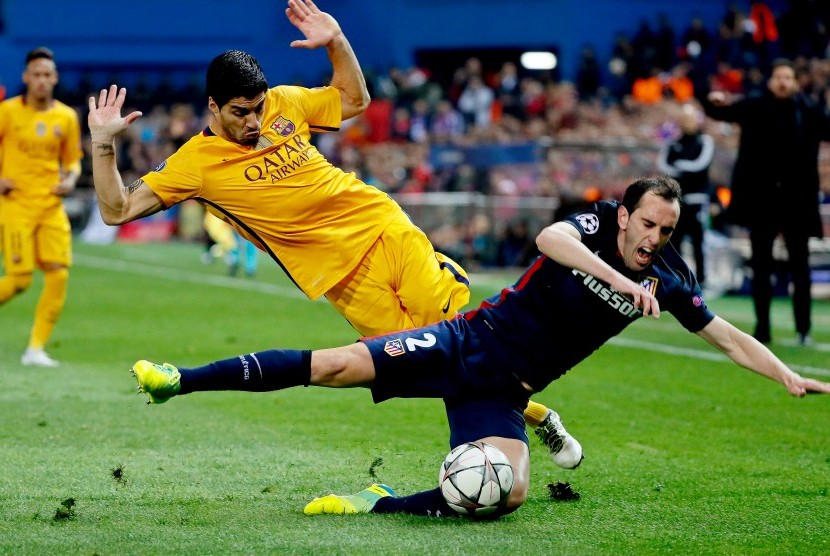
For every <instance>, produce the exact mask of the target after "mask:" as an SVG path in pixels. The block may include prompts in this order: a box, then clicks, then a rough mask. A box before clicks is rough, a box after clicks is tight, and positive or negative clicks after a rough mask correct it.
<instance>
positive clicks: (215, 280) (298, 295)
mask: <svg viewBox="0 0 830 556" xmlns="http://www.w3.org/2000/svg"><path fill="white" fill-rule="evenodd" d="M73 259H74V261H75V262H76V263H79V264H80V265H81V266H88V267H91V268H98V269H101V270H110V271H113V272H125V273H129V274H138V275H141V276H151V277H153V278H162V279H165V280H172V281H174V282H185V283H188V284H206V285H210V286H217V287H220V288H229V289H234V290H244V291H255V292H258V293H265V294H270V295H276V296H279V297H288V298H291V299H308V297H307V296H306V295H305V294H304V293H303V292H301V291H300V290H298V289H295V288H288V287H285V286H279V285H276V284H268V283H266V282H255V281H251V280H242V279H240V278H233V277H231V276H216V275H214V274H202V273H199V272H192V271H189V270H180V269H176V268H170V267H164V266H159V265H156V264H145V263H140V262H134V261H124V260H113V259H107V258H104V257H96V256H95V255H86V254H77V253H76V254H75V255H73Z"/></svg>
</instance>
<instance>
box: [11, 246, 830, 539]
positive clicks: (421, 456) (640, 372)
mask: <svg viewBox="0 0 830 556" xmlns="http://www.w3.org/2000/svg"><path fill="white" fill-rule="evenodd" d="M199 254H200V250H199V248H198V247H197V246H195V245H186V244H175V243H173V244H164V245H125V244H118V245H112V246H89V245H76V265H75V267H74V268H73V270H72V273H71V277H70V292H69V301H68V303H67V307H66V310H65V312H64V315H63V316H62V318H61V321H60V323H59V324H58V327H57V329H56V331H55V334H54V336H53V340H52V342H51V343H50V346H49V352H50V354H51V355H53V356H54V357H56V358H57V359H59V360H60V361H61V366H60V367H59V368H58V369H35V368H25V367H21V366H20V365H19V357H20V353H21V351H22V348H23V347H24V345H25V341H26V338H27V336H28V331H29V327H30V326H31V316H32V313H33V310H34V304H35V302H36V298H37V295H38V293H39V291H40V287H41V283H40V281H39V279H38V280H36V282H35V284H34V285H33V287H32V289H31V290H30V291H28V292H26V293H25V294H23V295H22V296H21V297H19V298H16V299H14V300H12V301H11V302H9V303H8V304H7V305H5V306H3V307H2V309H0V330H2V331H3V333H2V337H0V446H2V457H1V458H0V553H3V554H24V553H25V554H47V553H48V554H93V553H97V554H266V553H267V554H311V553H330V554H378V553H389V554H393V553H394V554H461V553H479V554H501V553H517V554H524V553H527V554H533V553H538V554H562V553H578V554H657V553H665V552H678V553H684V554H692V553H694V554H749V553H751V554H780V553H782V552H783V553H798V554H811V553H812V554H821V553H824V554H826V553H828V552H830V535H828V533H830V525H828V523H827V515H828V513H827V510H828V507H830V498H828V490H830V479H829V478H828V477H830V442H828V441H827V439H826V430H827V427H826V423H827V419H828V416H830V399H828V398H826V397H822V396H808V397H807V398H805V399H801V400H799V399H794V398H791V397H790V396H789V395H788V394H787V393H786V391H785V389H784V388H783V387H781V386H778V385H776V384H775V383H772V382H770V381H768V380H766V379H764V378H761V377H757V376H754V375H753V374H752V373H748V372H745V371H742V370H741V369H739V368H738V367H736V366H734V365H732V364H731V363H727V362H722V361H718V360H709V359H705V358H702V357H698V356H696V355H702V354H707V355H711V354H712V353H713V350H711V349H710V348H708V346H706V345H705V343H704V342H702V341H701V340H700V339H698V338H696V337H694V336H693V335H690V334H688V333H686V332H685V331H684V330H683V329H682V328H681V327H680V326H679V325H678V324H677V323H676V322H674V321H673V319H672V318H671V317H670V316H668V315H665V317H664V318H661V319H660V320H659V321H653V320H642V321H640V322H638V323H636V324H634V325H633V326H632V327H630V328H629V329H628V330H627V331H626V332H625V333H624V334H623V335H622V336H621V337H620V341H619V342H613V343H611V344H609V345H606V346H605V347H603V348H602V349H601V350H599V351H598V352H597V353H596V354H594V356H592V357H591V358H589V359H588V360H587V361H585V362H583V363H582V364H580V365H579V366H578V367H577V368H575V369H574V370H572V371H571V372H569V373H568V374H567V375H566V376H565V377H564V378H562V379H560V380H559V381H557V382H555V383H554V384H553V385H552V386H551V387H550V388H549V389H548V390H547V391H545V392H543V393H541V394H539V395H538V396H536V397H535V398H534V399H537V400H538V401H541V402H543V403H548V404H550V405H552V406H554V407H555V408H556V409H557V410H558V411H559V412H560V413H561V414H562V416H563V418H564V420H565V423H566V425H567V427H568V429H569V431H571V432H572V433H573V434H574V435H575V436H576V437H577V438H579V439H580V441H581V442H582V443H583V446H584V448H585V452H586V460H585V462H584V463H583V465H582V466H581V467H580V468H579V469H578V470H576V471H566V470H561V469H559V468H557V467H556V466H555V465H554V464H553V463H552V462H551V461H550V460H549V459H548V456H547V454H546V453H545V451H544V449H543V448H541V446H539V445H537V444H536V443H535V442H533V443H532V445H531V461H532V466H533V472H532V480H531V490H530V495H529V498H528V501H527V502H526V504H525V505H524V506H523V507H522V508H521V509H520V510H519V511H518V512H516V513H514V514H512V515H509V516H507V517H505V518H502V519H501V520H499V521H497V522H472V521H468V520H464V519H444V520H439V519H427V518H419V517H413V516H405V515H391V516H390V515H383V516H382V515H369V516H363V515H361V516H347V517H341V516H320V517H314V518H311V517H306V516H304V515H302V511H301V510H302V506H303V505H304V504H305V503H306V502H307V501H308V500H310V499H311V498H313V497H314V496H318V495H321V494H326V493H328V492H338V493H351V492H354V491H357V490H360V489H361V488H363V487H365V486H366V485H367V484H369V483H371V482H373V481H381V482H386V483H387V484H390V485H392V486H393V487H394V488H396V490H397V492H398V493H400V494H410V493H414V492H417V491H419V490H424V489H428V488H432V487H434V486H435V482H436V477H437V471H438V466H439V464H440V462H441V460H442V459H443V457H444V455H445V454H446V452H447V451H448V446H447V443H446V436H447V428H446V422H445V417H444V415H443V410H442V405H441V403H440V402H439V401H436V400H391V401H389V402H386V403H384V404H380V405H378V406H374V405H372V403H371V398H370V395H369V393H368V391H365V390H362V389H354V390H339V391H332V390H323V389H293V390H288V391H283V392H275V393H265V394H249V393H238V392H215V393H203V394H196V395H192V396H187V397H185V398H181V399H175V400H172V401H171V402H169V403H167V404H164V405H161V406H152V407H148V406H146V405H144V403H143V401H144V398H143V396H142V397H139V396H136V395H135V385H134V381H133V379H132V378H131V377H130V376H129V373H128V371H127V370H128V368H129V366H130V365H131V364H132V363H133V361H135V360H136V359H139V358H147V359H151V360H155V361H171V362H173V363H176V364H180V365H191V364H194V365H195V364H201V363H205V362H208V361H211V360H213V359H217V358H222V357H228V356H232V355H235V354H237V353H241V352H247V351H252V350H258V349H267V348H269V347H276V346H279V347H298V348H299V347H328V346H332V345H338V344H344V343H348V342H351V341H353V340H354V338H355V337H356V335H355V333H354V332H353V331H352V330H351V329H350V327H349V326H348V325H347V324H346V323H345V322H344V321H343V320H342V319H341V318H340V317H339V315H337V314H336V313H335V312H334V310H333V309H331V308H330V307H329V306H328V305H327V304H326V303H325V302H316V303H312V302H309V301H308V300H307V299H304V298H303V297H302V295H298V292H297V291H296V289H294V288H293V286H292V285H291V284H290V283H289V282H288V280H287V279H286V278H285V277H284V276H283V275H282V274H281V273H280V271H279V270H278V269H277V268H276V267H275V265H272V264H270V263H269V262H268V261H265V260H263V261H262V264H261V268H260V273H259V275H258V277H257V278H256V279H255V280H247V279H231V278H227V277H225V276H224V269H223V268H222V266H221V264H220V263H219V262H217V263H215V264H214V265H213V266H203V265H201V263H200V262H199ZM477 278H478V279H477V280H476V282H477V283H478V284H480V286H479V287H478V288H476V290H475V296H474V297H475V298H476V299H479V298H481V297H482V296H484V295H489V294H490V293H492V292H494V291H495V290H496V289H497V288H498V287H501V286H503V285H506V284H507V283H508V282H509V280H510V277H508V276H497V277H493V276H486V277H480V278H479V277H477ZM710 305H711V306H712V307H713V308H714V309H715V310H716V311H717V312H718V313H719V314H721V315H722V316H724V317H725V318H727V319H728V320H730V321H732V322H734V323H735V324H736V325H737V326H739V327H740V328H743V329H744V330H751V325H752V314H751V306H750V303H749V301H748V300H747V299H743V298H718V299H713V300H710ZM774 324H775V325H776V328H775V330H774V333H775V338H776V343H775V344H773V346H772V349H773V350H774V351H775V352H776V353H778V354H779V355H780V356H781V357H782V358H784V359H785V360H786V361H787V362H789V363H792V364H793V365H795V366H797V367H798V368H799V369H807V371H804V372H808V371H809V372H813V373H816V376H817V377H818V378H823V379H825V380H828V379H830V377H828V376H826V375H823V374H822V373H827V372H828V371H827V369H828V368H830V357H828V344H830V306H828V303H827V302H826V301H817V302H816V306H815V330H814V337H815V340H816V341H817V345H816V346H815V347H812V348H800V347H797V346H795V344H794V343H793V342H788V341H787V340H788V339H789V338H791V337H792V335H793V334H792V329H793V328H792V320H791V316H790V306H789V303H788V302H787V301H786V300H776V302H775V305H774ZM778 338H781V340H780V341H779V340H778ZM658 343H659V345H663V346H672V347H677V348H686V349H688V350H692V351H690V352H682V353H679V354H666V353H657V352H655V351H654V348H655V345H656V344H658ZM551 356H552V357H555V354H551ZM811 369H812V371H811ZM534 440H535V439H534ZM560 481H562V482H568V483H570V484H571V485H572V487H573V488H574V490H575V491H577V492H578V493H579V494H580V498H579V499H578V500H573V501H567V502H564V501H556V500H553V499H552V498H551V497H550V495H549V489H548V486H547V485H548V484H552V483H556V482H560Z"/></svg>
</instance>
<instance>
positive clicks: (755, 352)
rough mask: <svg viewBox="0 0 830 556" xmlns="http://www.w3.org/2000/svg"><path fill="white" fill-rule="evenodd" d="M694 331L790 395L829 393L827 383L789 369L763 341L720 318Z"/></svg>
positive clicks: (829, 389)
mask: <svg viewBox="0 0 830 556" xmlns="http://www.w3.org/2000/svg"><path fill="white" fill-rule="evenodd" d="M697 334H698V336H700V337H701V338H703V339H704V340H706V341H707V342H709V343H710V344H711V345H713V346H714V347H716V348H718V349H719V350H720V351H722V352H723V353H725V354H726V355H727V356H729V358H730V359H732V361H734V362H735V363H737V364H738V365H740V366H742V367H744V368H747V369H749V370H750V371H754V372H756V373H758V374H760V375H762V376H765V377H767V378H771V379H772V380H774V381H776V382H779V383H781V384H783V385H784V386H785V387H786V388H787V391H788V392H789V393H790V394H792V395H793V396H799V397H800V396H803V395H805V394H807V393H809V392H816V393H823V394H830V384H828V383H826V382H821V381H820V380H814V379H811V378H804V377H802V376H801V375H799V374H798V373H795V372H793V371H792V370H791V369H790V368H789V367H787V366H786V365H785V364H784V363H783V362H782V361H781V360H780V359H778V357H776V356H775V354H773V353H772V352H771V351H770V350H769V349H767V347H766V346H765V345H764V344H762V343H760V342H759V341H758V340H756V339H755V338H753V337H752V336H750V335H749V334H747V333H745V332H742V331H740V330H738V329H737V328H735V327H734V326H733V325H732V324H730V323H728V322H727V321H725V320H723V319H722V318H720V317H715V318H714V319H712V322H710V323H709V324H707V325H706V326H705V327H703V329H702V330H700V331H699V332H698V333H697Z"/></svg>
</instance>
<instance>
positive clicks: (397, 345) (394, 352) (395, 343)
mask: <svg viewBox="0 0 830 556" xmlns="http://www.w3.org/2000/svg"><path fill="white" fill-rule="evenodd" d="M383 351H385V352H386V353H387V354H389V355H390V356H392V357H396V356H398V355H403V354H404V353H406V350H404V348H403V342H401V341H400V339H397V338H396V339H394V340H389V341H388V342H386V345H385V346H383Z"/></svg>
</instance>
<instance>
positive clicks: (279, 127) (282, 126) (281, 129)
mask: <svg viewBox="0 0 830 556" xmlns="http://www.w3.org/2000/svg"><path fill="white" fill-rule="evenodd" d="M296 127H297V126H295V125H294V122H292V121H291V120H287V119H285V118H284V117H282V116H279V117H278V118H277V119H276V120H275V121H274V123H273V124H271V129H273V130H274V131H276V132H277V133H279V134H280V135H282V136H283V137H288V136H289V135H291V134H292V133H294V130H295V129H296Z"/></svg>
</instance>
